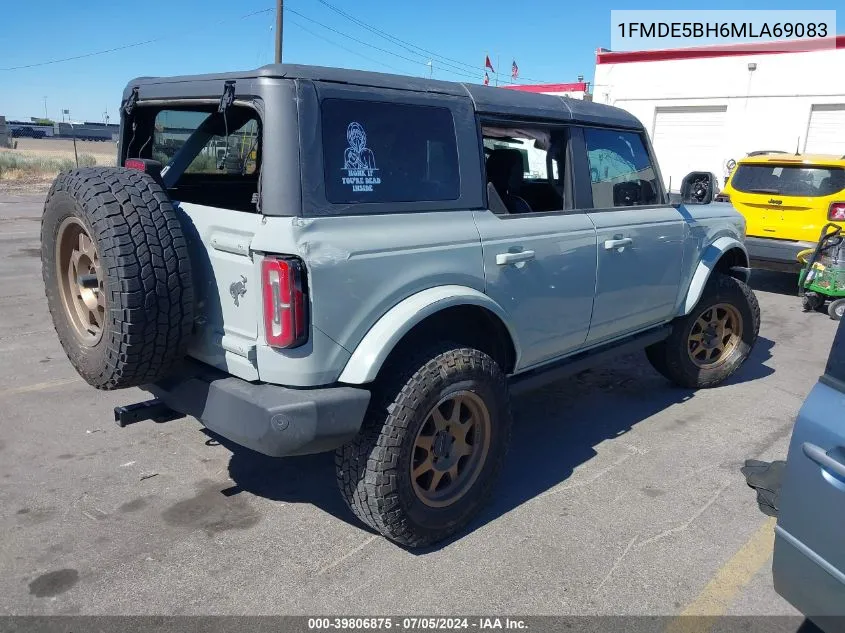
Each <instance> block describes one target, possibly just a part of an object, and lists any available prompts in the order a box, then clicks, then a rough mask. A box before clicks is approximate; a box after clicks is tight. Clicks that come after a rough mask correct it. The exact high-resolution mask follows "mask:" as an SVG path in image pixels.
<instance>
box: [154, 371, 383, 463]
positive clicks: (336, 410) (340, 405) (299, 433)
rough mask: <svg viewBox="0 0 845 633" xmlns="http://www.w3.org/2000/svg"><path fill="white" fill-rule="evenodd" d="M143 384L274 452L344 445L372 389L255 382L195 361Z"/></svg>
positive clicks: (237, 438)
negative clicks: (167, 376) (171, 374)
mask: <svg viewBox="0 0 845 633" xmlns="http://www.w3.org/2000/svg"><path fill="white" fill-rule="evenodd" d="M142 388H143V389H145V390H146V391H149V392H150V393H152V394H153V395H154V396H155V397H156V398H158V399H159V400H160V401H161V402H163V403H164V404H165V405H166V406H167V407H169V408H170V409H173V410H174V411H178V412H179V413H182V414H184V415H190V416H193V417H195V418H197V419H198V420H199V421H200V422H202V424H203V425H204V426H205V427H206V428H208V429H210V430H211V431H214V432H215V433H217V434H218V435H221V436H223V437H224V438H226V439H228V440H231V441H232V442H235V443H236V444H240V445H241V446H245V447H247V448H250V449H252V450H254V451H257V452H259V453H263V454H265V455H269V456H271V457H283V456H286V455H306V454H310V453H321V452H325V451H330V450H334V449H335V448H337V447H339V446H342V445H343V444H345V443H346V442H348V441H349V440H351V439H352V438H353V437H355V435H356V434H357V433H358V431H359V430H360V428H361V423H362V421H363V419H364V414H365V412H366V410H367V406H368V404H369V402H370V392H369V391H368V390H366V389H361V388H357V387H349V386H332V387H323V388H319V389H294V388H290V387H281V386H279V385H271V384H267V383H250V382H247V381H245V380H241V379H240V378H236V377H234V376H229V375H227V374H224V373H222V372H218V371H216V370H214V369H213V368H211V367H208V366H205V365H203V364H202V363H197V362H194V361H190V362H188V363H186V366H185V369H184V370H183V372H182V373H181V374H180V375H179V376H177V377H175V378H171V379H167V380H163V381H161V382H158V383H155V384H152V385H144V386H143V387H142Z"/></svg>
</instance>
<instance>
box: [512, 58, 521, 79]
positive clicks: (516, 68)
mask: <svg viewBox="0 0 845 633" xmlns="http://www.w3.org/2000/svg"><path fill="white" fill-rule="evenodd" d="M511 77H512V78H513V79H516V78H517V77H519V66H517V65H516V60H513V63H512V64H511Z"/></svg>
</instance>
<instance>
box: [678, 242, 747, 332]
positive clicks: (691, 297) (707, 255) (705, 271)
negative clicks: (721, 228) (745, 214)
mask: <svg viewBox="0 0 845 633" xmlns="http://www.w3.org/2000/svg"><path fill="white" fill-rule="evenodd" d="M734 248H738V249H740V250H741V251H742V252H743V253H744V254H745V261H746V262H747V261H748V251H747V250H746V249H745V245H744V244H743V243H742V242H740V241H739V240H738V239H736V238H733V237H727V236H725V237H720V238H718V239H717V240H715V241H714V242H713V243H712V244H710V246H708V247H707V248H705V249H704V252H703V254H702V256H701V260H700V261H699V262H698V267H696V269H695V273H694V274H693V276H692V281H691V282H690V285H689V289H688V290H687V295H686V297H685V298H684V300H683V302H682V303H681V309H680V310H679V312H678V315H679V316H686V315H687V314H689V313H690V312H692V309H693V308H694V307H695V306H696V304H697V303H698V300H699V299H701V295H702V293H703V292H704V287H705V286H706V285H707V281H708V280H709V279H710V275H711V274H712V273H713V270H715V268H716V265H717V264H718V263H719V260H720V259H722V256H723V255H724V254H725V253H727V252H728V251H729V250H731V249H734ZM749 275H750V271H749V270H748V268H738V269H737V270H736V271H735V274H734V275H733V276H735V277H737V278H738V279H741V280H742V281H748V277H749Z"/></svg>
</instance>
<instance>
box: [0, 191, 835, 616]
mask: <svg viewBox="0 0 845 633" xmlns="http://www.w3.org/2000/svg"><path fill="white" fill-rule="evenodd" d="M42 201H43V196H19V197H12V196H0V372H2V373H1V374H0V377H2V380H0V532H2V534H3V536H2V538H0V613H2V614H79V613H82V614H153V613H154V614H223V613H226V614H316V613H321V614H443V615H450V614H464V613H497V612H498V613H510V614H525V615H528V614H647V615H675V614H681V613H698V614H714V615H715V614H720V613H725V614H743V615H764V614H765V615H780V614H794V613H795V612H794V610H793V609H792V608H791V607H790V606H789V605H788V604H787V603H786V602H785V601H783V600H782V599H781V598H780V597H779V596H777V595H776V594H775V592H774V590H773V589H772V581H771V532H772V522H771V520H770V519H768V517H766V516H764V515H763V514H762V513H761V512H760V510H759V509H758V507H757V505H756V503H755V494H754V491H753V490H751V489H750V488H748V487H747V486H746V484H745V481H744V478H743V476H742V475H741V474H740V472H739V468H740V466H741V465H742V463H743V462H744V460H745V459H747V458H757V459H763V460H773V459H782V458H784V457H785V455H786V448H787V444H788V440H789V435H790V432H791V429H792V425H793V420H794V418H795V415H796V413H797V411H798V409H799V407H800V405H801V403H802V401H803V399H804V397H805V396H806V395H807V393H808V391H809V390H810V388H811V386H812V385H813V383H814V382H815V380H816V379H817V377H818V375H819V374H820V373H821V371H822V370H823V367H824V363H825V360H826V357H827V353H828V350H829V349H830V345H831V341H832V339H833V334H834V330H835V323H834V322H833V321H831V320H830V319H829V318H828V317H827V316H826V315H824V314H804V313H802V311H801V306H800V302H799V301H798V299H797V298H796V297H795V296H794V283H795V279H794V277H791V276H788V275H786V276H784V275H777V274H765V273H760V274H757V275H756V276H755V280H754V287H755V289H756V290H757V293H758V297H759V300H760V304H761V307H762V313H763V325H762V329H761V335H760V340H759V342H758V344H757V347H756V349H755V352H754V354H753V356H752V357H751V359H750V360H749V362H748V363H747V364H746V365H745V366H744V367H743V369H742V370H741V371H740V372H739V374H738V375H736V376H735V377H734V378H733V379H732V380H731V381H730V382H729V384H727V385H726V386H723V387H721V388H719V389H715V390H709V391H701V392H690V391H686V390H682V389H678V388H674V387H671V386H669V385H668V384H667V383H666V381H665V380H664V379H662V378H661V377H660V376H659V375H658V374H657V373H655V372H654V371H653V370H652V369H651V368H650V366H649V365H648V364H647V363H646V362H645V361H644V359H643V358H642V357H640V356H639V355H638V356H634V357H629V358H625V359H622V360H621V361H618V362H615V363H612V364H607V365H603V366H601V367H599V368H596V369H594V370H591V371H589V372H586V373H583V374H580V375H578V376H576V377H574V378H572V379H570V380H568V381H565V382H561V383H559V384H555V385H554V386H552V387H549V388H546V389H544V390H542V391H540V392H537V393H535V394H532V395H530V396H526V397H522V398H520V399H519V400H517V401H516V402H515V415H516V425H515V429H514V437H513V445H512V449H511V453H510V455H509V459H508V462H507V466H506V468H505V470H504V473H503V476H502V479H501V481H500V484H499V488H498V494H497V496H496V498H495V500H494V503H493V504H492V506H491V507H489V508H488V509H487V510H486V511H485V512H484V513H483V515H482V516H481V517H480V518H479V519H478V520H476V521H475V522H474V523H473V524H472V526H471V527H470V529H469V531H468V532H467V533H465V534H463V535H461V536H460V537H459V538H457V539H454V540H452V541H450V542H448V543H446V544H443V545H442V546H440V547H438V548H434V549H431V550H426V551H423V552H409V551H406V550H404V549H402V548H400V547H397V546H395V545H393V544H391V543H390V542H388V541H386V540H384V539H383V538H381V537H378V536H375V535H373V534H372V533H370V532H367V531H365V530H364V529H363V528H362V527H361V526H360V525H359V524H358V523H356V521H355V519H354V518H353V517H352V515H351V513H350V512H348V511H347V509H346V508H345V506H344V505H343V502H342V500H341V498H340V496H339V494H338V493H337V492H336V490H335V483H334V472H333V461H332V456H331V455H317V456H311V457H299V458H291V459H283V460H272V459H270V458H264V457H262V456H259V455H257V454H254V453H250V452H248V451H246V450H244V449H240V448H237V447H234V446H229V445H222V444H220V443H219V442H218V441H216V440H215V438H214V437H212V436H210V435H208V434H206V433H204V432H203V430H202V427H201V426H200V425H199V423H197V422H196V421H194V420H191V419H182V420H177V421H173V422H168V423H166V424H155V423H152V422H146V423H140V424H136V425H133V426H130V427H127V428H125V429H120V428H118V427H117V426H116V425H115V424H114V423H113V422H112V407H114V406H115V405H119V404H129V403H132V402H137V401H140V400H142V399H145V395H144V394H143V392H141V391H140V390H134V389H133V390H127V391H121V392H97V391H95V390H94V389H91V388H89V387H88V386H87V385H86V384H85V383H84V382H83V381H82V380H81V379H80V378H78V377H77V375H76V373H75V372H74V371H73V369H72V368H71V366H70V364H69V363H68V362H67V359H66V358H65V356H64V354H63V352H62V350H61V347H60V346H59V343H58V341H57V339H56V336H55V334H54V332H53V329H52V325H51V322H50V317H49V314H48V313H47V308H46V303H45V300H44V297H43V288H42V282H41V276H40V260H39V236H38V231H39V219H40V214H41V205H42Z"/></svg>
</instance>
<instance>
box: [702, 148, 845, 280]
mask: <svg viewBox="0 0 845 633" xmlns="http://www.w3.org/2000/svg"><path fill="white" fill-rule="evenodd" d="M716 199H717V200H721V201H725V202H730V203H732V204H733V206H734V207H735V208H736V210H737V211H739V212H740V213H741V214H742V215H744V216H745V219H746V222H747V225H748V228H747V230H748V237H747V238H746V247H747V248H748V254H749V256H750V257H751V261H752V265H753V266H754V267H756V268H765V269H768V270H781V271H793V270H798V269H799V268H800V266H801V264H800V263H799V262H798V259H797V255H798V253H799V252H800V251H803V250H805V249H808V248H813V247H814V246H815V245H816V242H817V241H818V239H819V235H820V233H821V230H822V227H823V226H824V225H825V224H827V223H828V222H836V223H838V224H840V225H841V226H843V227H845V156H825V155H821V154H818V155H815V154H813V155H811V154H805V155H800V154H787V153H785V152H783V153H781V152H752V153H751V154H749V155H748V156H747V157H745V158H743V159H741V160H740V161H739V162H738V163H737V165H736V168H735V169H734V170H733V172H732V173H731V175H730V177H729V178H728V181H727V182H726V183H725V188H724V189H723V190H722V192H721V193H720V194H719V195H718V196H716Z"/></svg>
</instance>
